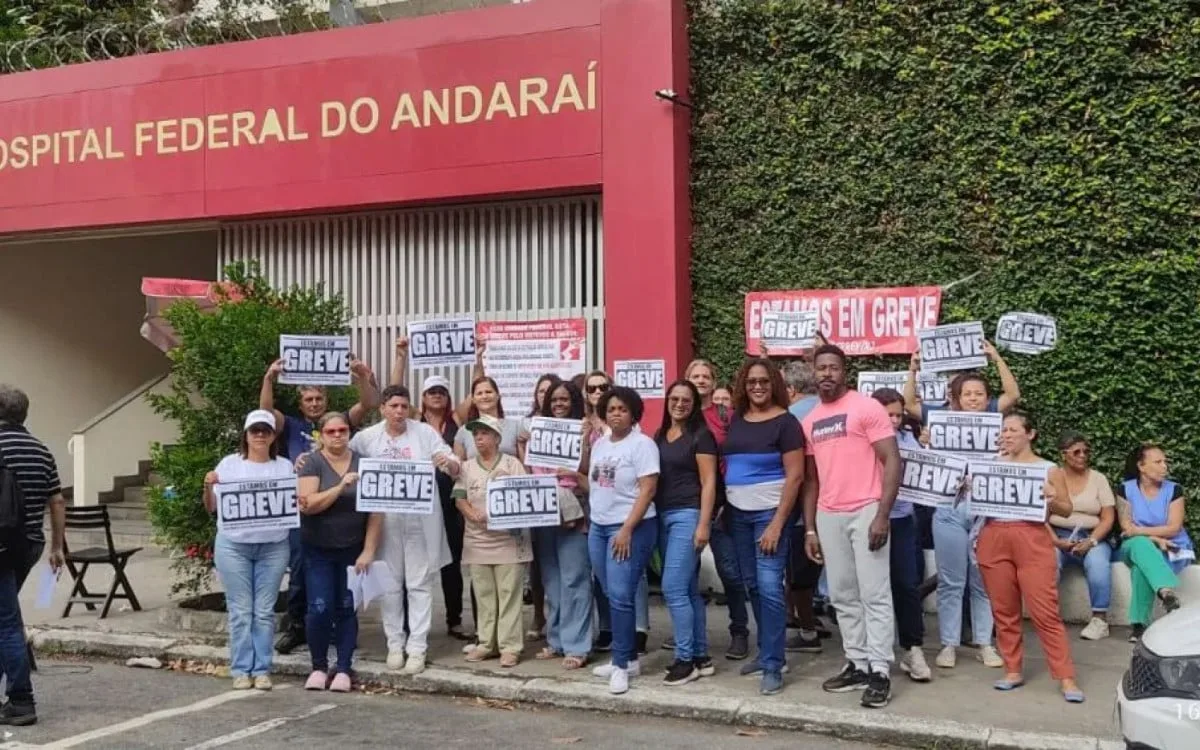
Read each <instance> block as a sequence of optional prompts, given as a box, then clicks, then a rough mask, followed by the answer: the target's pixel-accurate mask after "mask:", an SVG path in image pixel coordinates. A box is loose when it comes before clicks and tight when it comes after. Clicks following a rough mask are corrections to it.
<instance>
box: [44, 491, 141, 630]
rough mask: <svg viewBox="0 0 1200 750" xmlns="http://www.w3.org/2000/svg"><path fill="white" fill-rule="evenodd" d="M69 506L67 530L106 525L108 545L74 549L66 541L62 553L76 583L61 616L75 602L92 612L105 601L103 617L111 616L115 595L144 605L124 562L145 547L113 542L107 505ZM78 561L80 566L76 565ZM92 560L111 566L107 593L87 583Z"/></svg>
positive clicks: (67, 614) (135, 606) (135, 605)
mask: <svg viewBox="0 0 1200 750" xmlns="http://www.w3.org/2000/svg"><path fill="white" fill-rule="evenodd" d="M66 510H67V523H66V528H67V530H68V531H71V530H94V529H104V540H105V542H106V543H107V546H106V547H88V548H87V549H83V550H80V551H78V552H72V551H71V550H70V548H69V547H68V546H67V544H66V542H64V543H63V557H64V558H65V562H66V566H67V571H68V572H69V573H70V574H71V579H72V580H73V581H74V582H75V585H74V587H73V588H72V589H71V596H70V597H69V598H68V599H67V607H66V609H64V610H63V614H62V616H63V617H70V616H71V608H72V607H74V606H75V605H76V604H82V605H83V606H85V607H87V609H88V611H89V612H94V611H95V609H96V605H97V604H99V603H101V602H103V604H104V607H103V608H102V609H101V610H100V619H101V620H103V619H104V618H105V617H108V610H109V609H110V608H111V607H112V603H113V600H114V599H125V600H127V601H128V602H129V605H130V606H131V607H133V609H134V610H135V611H140V610H141V609H142V605H141V604H139V603H138V600H137V596H135V595H134V593H133V586H131V585H130V583H129V579H128V578H127V577H126V576H125V566H126V565H127V564H128V563H129V558H131V557H133V555H134V553H136V552H139V551H141V549H142V548H141V547H130V548H128V549H117V548H116V547H114V546H113V538H112V522H111V521H109V518H108V507H107V506H104V505H92V506H85V507H69V508H67V509H66ZM76 564H79V565H80V566H81V567H79V568H78V569H76V567H75V566H76ZM93 564H95V565H109V566H112V569H113V581H112V585H111V586H110V587H109V589H108V593H107V594H93V593H92V592H90V591H88V590H87V586H85V585H84V582H83V579H84V576H86V575H87V572H88V568H90V567H91V566H92V565H93ZM117 589H121V590H122V591H123V592H124V593H120V594H118V593H117Z"/></svg>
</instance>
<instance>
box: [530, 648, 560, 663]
mask: <svg viewBox="0 0 1200 750" xmlns="http://www.w3.org/2000/svg"><path fill="white" fill-rule="evenodd" d="M560 656H562V652H561V651H555V650H554V649H552V648H550V647H549V646H546V647H545V648H543V649H542V650H541V651H538V652H537V653H536V654H534V656H533V658H535V659H537V660H538V661H547V660H549V659H557V658H558V657H560Z"/></svg>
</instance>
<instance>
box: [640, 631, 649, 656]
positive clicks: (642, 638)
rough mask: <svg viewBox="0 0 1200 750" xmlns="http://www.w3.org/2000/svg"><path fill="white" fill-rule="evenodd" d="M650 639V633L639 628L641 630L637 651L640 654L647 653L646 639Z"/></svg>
mask: <svg viewBox="0 0 1200 750" xmlns="http://www.w3.org/2000/svg"><path fill="white" fill-rule="evenodd" d="M648 640H650V636H649V634H647V633H643V632H642V631H640V630H639V631H638V634H637V653H638V656H644V655H645V653H646V641H648Z"/></svg>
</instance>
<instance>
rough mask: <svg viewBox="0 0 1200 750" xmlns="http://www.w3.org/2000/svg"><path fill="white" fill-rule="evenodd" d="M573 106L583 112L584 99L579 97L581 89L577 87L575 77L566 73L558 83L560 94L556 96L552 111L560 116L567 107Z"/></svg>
mask: <svg viewBox="0 0 1200 750" xmlns="http://www.w3.org/2000/svg"><path fill="white" fill-rule="evenodd" d="M568 104H569V105H571V106H573V107H575V109H576V110H577V111H579V112H582V111H583V98H582V97H580V96H579V87H578V86H576V85H575V76H573V75H571V74H570V73H565V74H564V75H563V77H562V80H561V81H559V82H558V93H556V94H555V95H554V105H553V106H551V107H550V111H551V112H553V113H554V114H558V113H559V111H560V110H561V109H562V108H563V107H564V106H566V105H568Z"/></svg>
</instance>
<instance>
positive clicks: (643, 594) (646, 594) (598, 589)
mask: <svg viewBox="0 0 1200 750" xmlns="http://www.w3.org/2000/svg"><path fill="white" fill-rule="evenodd" d="M647 564H649V563H647ZM592 590H593V591H594V592H595V600H596V630H598V631H600V632H602V633H611V632H612V613H611V612H610V611H609V606H608V597H607V596H605V594H604V587H603V586H601V585H600V576H599V575H598V574H597V575H596V578H595V586H593V587H592ZM635 606H636V607H637V629H638V632H639V633H649V632H650V583H649V581H647V580H646V574H645V573H643V574H642V580H640V581H638V588H637V601H636V602H635Z"/></svg>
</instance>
